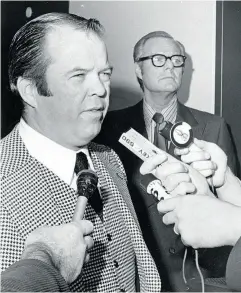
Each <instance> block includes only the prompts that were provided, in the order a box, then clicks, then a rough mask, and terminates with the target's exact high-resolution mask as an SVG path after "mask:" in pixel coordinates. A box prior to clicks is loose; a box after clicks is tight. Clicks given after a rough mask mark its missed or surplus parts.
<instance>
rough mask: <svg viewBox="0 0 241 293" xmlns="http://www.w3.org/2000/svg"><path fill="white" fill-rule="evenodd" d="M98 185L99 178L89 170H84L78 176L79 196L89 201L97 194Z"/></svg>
mask: <svg viewBox="0 0 241 293" xmlns="http://www.w3.org/2000/svg"><path fill="white" fill-rule="evenodd" d="M97 184H98V176H97V175H96V173H95V172H94V171H92V170H89V169H84V170H82V171H80V172H79V173H78V174H77V189H78V194H79V196H84V197H86V198H87V199H89V198H90V197H91V196H92V195H93V194H94V192H95V190H96V188H97Z"/></svg>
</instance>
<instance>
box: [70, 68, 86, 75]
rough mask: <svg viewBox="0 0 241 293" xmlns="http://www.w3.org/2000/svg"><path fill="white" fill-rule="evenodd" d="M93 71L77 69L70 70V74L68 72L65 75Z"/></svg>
mask: <svg viewBox="0 0 241 293" xmlns="http://www.w3.org/2000/svg"><path fill="white" fill-rule="evenodd" d="M90 70H91V69H85V68H81V67H75V68H73V69H71V70H69V71H68V72H66V74H65V75H71V74H73V73H75V72H77V71H81V72H89V71H90Z"/></svg>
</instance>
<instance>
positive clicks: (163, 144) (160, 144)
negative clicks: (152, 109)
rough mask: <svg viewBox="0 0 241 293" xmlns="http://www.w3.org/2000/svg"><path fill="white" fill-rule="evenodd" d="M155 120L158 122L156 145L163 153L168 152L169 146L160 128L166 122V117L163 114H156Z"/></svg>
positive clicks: (155, 137)
mask: <svg viewBox="0 0 241 293" xmlns="http://www.w3.org/2000/svg"><path fill="white" fill-rule="evenodd" d="M153 120H154V121H155V122H156V127H155V134H154V145H155V146H157V147H158V148H159V149H161V150H163V151H165V152H166V151H167V145H166V140H165V138H164V137H163V136H162V135H161V134H160V133H159V126H160V124H161V123H162V122H163V121H164V117H163V115H162V114H161V113H155V115H154V116H153Z"/></svg>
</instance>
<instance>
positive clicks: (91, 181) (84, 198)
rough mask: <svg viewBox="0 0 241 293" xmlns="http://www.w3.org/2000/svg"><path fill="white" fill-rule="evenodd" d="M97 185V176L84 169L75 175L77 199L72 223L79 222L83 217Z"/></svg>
mask: <svg viewBox="0 0 241 293" xmlns="http://www.w3.org/2000/svg"><path fill="white" fill-rule="evenodd" d="M97 184H98V176H97V175H96V173H95V172H94V171H92V170H89V169H84V170H82V171H80V172H79V173H78V174H77V190H78V194H79V197H78V199H77V203H76V206H75V211H74V215H73V221H78V220H81V219H82V218H83V216H84V212H85V208H86V205H87V202H88V200H89V199H90V197H91V196H92V195H93V194H94V192H95V190H96V188H97Z"/></svg>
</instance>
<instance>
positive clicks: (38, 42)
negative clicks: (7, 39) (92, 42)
mask: <svg viewBox="0 0 241 293" xmlns="http://www.w3.org/2000/svg"><path fill="white" fill-rule="evenodd" d="M61 25H69V26H71V27H73V29H79V30H81V31H83V32H86V33H89V32H93V33H95V34H97V35H98V36H100V37H101V36H102V34H103V32H104V28H103V26H102V25H101V24H100V22H99V21H98V20H96V19H92V18H90V19H85V18H84V17H80V16H77V15H74V14H68V13H57V12H53V13H47V14H43V15H41V16H39V17H37V18H35V19H32V20H31V21H29V22H28V23H26V24H25V25H24V26H22V27H21V28H20V29H19V30H18V31H17V33H16V34H15V35H14V37H13V40H12V43H11V45H10V49H9V66H8V75H9V83H10V88H11V90H12V92H15V93H18V89H17V80H18V78H19V77H20V76H21V77H24V78H27V79H31V80H32V81H34V82H35V85H36V88H37V91H38V93H39V94H40V95H43V96H51V93H50V91H49V90H48V85H47V82H46V76H45V74H46V70H47V67H48V65H49V64H50V62H51V59H50V57H49V56H47V54H46V53H45V50H44V48H45V47H44V46H45V40H46V37H47V34H48V32H49V31H50V30H52V29H54V28H56V27H59V26H61ZM66 45H68V44H66Z"/></svg>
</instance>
